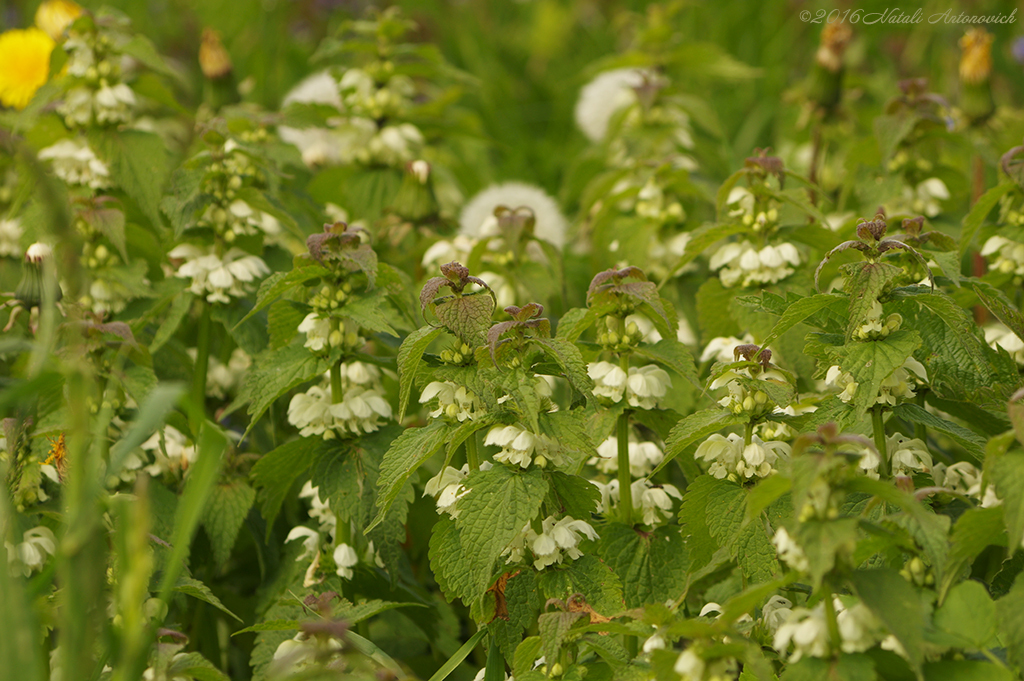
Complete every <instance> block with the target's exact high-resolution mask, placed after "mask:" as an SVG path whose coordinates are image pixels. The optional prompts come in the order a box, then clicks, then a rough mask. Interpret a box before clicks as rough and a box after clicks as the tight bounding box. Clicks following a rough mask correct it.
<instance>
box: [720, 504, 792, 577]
mask: <svg viewBox="0 0 1024 681" xmlns="http://www.w3.org/2000/svg"><path fill="white" fill-rule="evenodd" d="M730 550H731V554H732V557H733V559H735V560H736V562H737V563H738V564H739V566H740V570H742V571H743V574H744V575H745V576H746V578H747V581H748V583H751V584H763V583H764V582H767V581H770V580H771V579H772V578H774V577H775V576H776V575H778V574H779V573H780V572H781V571H782V568H781V566H780V565H779V561H778V560H777V559H776V557H775V556H776V552H775V546H774V545H773V544H772V542H771V539H769V537H768V533H767V531H766V528H765V523H764V521H763V520H761V519H760V518H756V519H754V520H752V521H750V522H748V523H747V524H746V525H744V526H743V528H742V529H741V530H740V531H739V534H738V535H737V536H736V539H735V541H734V542H732V544H731V546H730Z"/></svg>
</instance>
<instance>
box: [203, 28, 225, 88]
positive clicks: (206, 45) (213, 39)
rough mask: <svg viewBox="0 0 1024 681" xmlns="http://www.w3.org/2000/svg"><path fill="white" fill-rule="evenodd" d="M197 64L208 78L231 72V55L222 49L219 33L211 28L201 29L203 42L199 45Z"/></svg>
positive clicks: (215, 77)
mask: <svg viewBox="0 0 1024 681" xmlns="http://www.w3.org/2000/svg"><path fill="white" fill-rule="evenodd" d="M199 66H200V67H201V68H202V69H203V75H204V76H206V77H207V78H209V79H210V80H216V79H217V78H223V77H224V76H226V75H228V74H229V73H231V55H229V54H228V51H227V50H225V49H224V43H222V42H221V40H220V33H218V32H217V31H215V30H213V29H212V28H204V29H203V42H202V43H201V44H200V45H199Z"/></svg>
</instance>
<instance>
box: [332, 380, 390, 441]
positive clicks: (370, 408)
mask: <svg viewBox="0 0 1024 681" xmlns="http://www.w3.org/2000/svg"><path fill="white" fill-rule="evenodd" d="M329 411H330V412H331V415H332V416H333V417H334V428H335V430H339V431H342V432H345V431H347V432H349V433H352V434H353V435H359V434H360V433H372V432H373V431H375V430H377V428H379V427H380V419H382V418H383V419H389V418H391V405H390V404H389V403H388V401H387V400H385V399H384V397H383V396H382V395H381V394H380V393H379V392H378V391H377V390H376V389H373V388H364V387H362V386H352V387H351V388H349V389H348V390H346V391H345V393H344V395H343V396H342V400H341V402H339V403H337V404H332V405H330V407H329Z"/></svg>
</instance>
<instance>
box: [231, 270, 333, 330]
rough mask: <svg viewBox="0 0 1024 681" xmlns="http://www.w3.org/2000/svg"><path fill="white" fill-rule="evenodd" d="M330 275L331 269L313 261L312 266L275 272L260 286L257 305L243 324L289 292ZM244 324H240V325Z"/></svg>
mask: <svg viewBox="0 0 1024 681" xmlns="http://www.w3.org/2000/svg"><path fill="white" fill-rule="evenodd" d="M329 274H331V271H330V270H329V269H327V268H326V267H321V266H320V265H317V264H316V263H314V262H312V261H310V264H306V265H303V266H302V267H296V268H295V269H293V270H291V271H289V272H274V273H273V274H271V275H270V276H269V277H267V278H266V279H264V280H263V283H262V284H260V288H259V291H258V292H257V293H256V305H254V306H253V308H252V310H251V311H250V312H249V314H247V315H246V316H245V317H244V318H243V319H242V322H244V321H246V320H247V319H249V317H252V316H253V315H254V314H256V313H257V312H259V311H260V310H262V309H263V308H265V307H266V306H268V305H270V304H271V303H273V302H274V301H275V300H277V299H278V298H280V297H281V296H283V295H284V294H285V293H287V292H288V291H291V290H293V289H296V288H298V287H300V286H302V285H303V284H305V283H306V282H307V281H310V280H311V279H317V278H320V277H325V276H327V275H329ZM242 322H239V324H241V323H242Z"/></svg>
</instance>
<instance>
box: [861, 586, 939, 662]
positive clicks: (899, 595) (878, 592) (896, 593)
mask: <svg viewBox="0 0 1024 681" xmlns="http://www.w3.org/2000/svg"><path fill="white" fill-rule="evenodd" d="M850 581H851V582H852V583H853V588H854V590H855V591H856V592H857V595H858V596H860V598H861V600H862V601H864V605H866V606H868V608H870V609H871V612H873V613H874V614H875V616H876V617H878V619H880V620H881V621H882V623H883V624H884V625H885V626H886V627H887V628H888V629H889V631H891V632H892V633H893V635H894V636H895V637H896V638H897V640H899V642H900V643H902V644H903V649H904V650H905V651H906V653H907V657H908V658H909V661H910V666H911V667H912V668H913V669H914V670H916V671H918V672H919V671H920V669H921V662H922V661H923V657H924V651H923V643H924V640H923V634H922V632H923V631H924V625H925V608H924V605H923V604H922V602H921V597H920V596H919V595H918V593H917V591H916V590H915V589H914V587H913V586H911V585H910V583H909V582H907V580H905V579H903V577H901V576H900V575H899V573H897V572H896V571H895V570H892V569H890V568H883V569H881V570H859V571H856V572H853V573H851V574H850Z"/></svg>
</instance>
